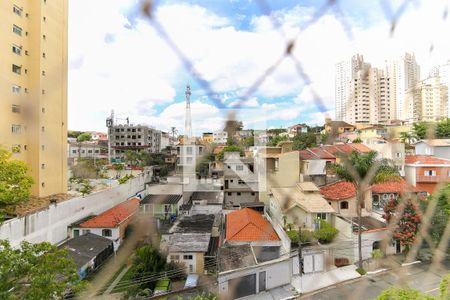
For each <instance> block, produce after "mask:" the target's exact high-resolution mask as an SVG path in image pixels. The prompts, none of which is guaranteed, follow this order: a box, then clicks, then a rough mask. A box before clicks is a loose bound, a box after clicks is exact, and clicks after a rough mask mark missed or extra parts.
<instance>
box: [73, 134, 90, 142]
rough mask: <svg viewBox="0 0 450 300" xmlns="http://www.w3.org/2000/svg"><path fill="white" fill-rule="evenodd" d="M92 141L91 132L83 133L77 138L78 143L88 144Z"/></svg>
mask: <svg viewBox="0 0 450 300" xmlns="http://www.w3.org/2000/svg"><path fill="white" fill-rule="evenodd" d="M91 139H92V135H91V134H90V133H89V132H83V133H81V134H80V135H78V136H77V142H78V143H82V142H88V141H90V140H91Z"/></svg>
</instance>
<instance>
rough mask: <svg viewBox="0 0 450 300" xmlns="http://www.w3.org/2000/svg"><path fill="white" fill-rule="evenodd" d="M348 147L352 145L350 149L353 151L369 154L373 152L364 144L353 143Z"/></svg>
mask: <svg viewBox="0 0 450 300" xmlns="http://www.w3.org/2000/svg"><path fill="white" fill-rule="evenodd" d="M348 145H350V147H352V148H353V149H355V150H356V151H358V152H362V153H368V152H371V151H372V149H370V148H369V147H367V146H366V145H363V144H359V143H352V144H348Z"/></svg>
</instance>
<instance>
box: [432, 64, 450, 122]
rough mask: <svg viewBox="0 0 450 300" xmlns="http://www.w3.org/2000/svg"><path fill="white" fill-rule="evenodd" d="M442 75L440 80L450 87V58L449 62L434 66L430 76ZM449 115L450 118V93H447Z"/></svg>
mask: <svg viewBox="0 0 450 300" xmlns="http://www.w3.org/2000/svg"><path fill="white" fill-rule="evenodd" d="M436 76H439V77H440V82H441V83H442V84H443V85H445V86H446V87H447V88H448V89H450V60H449V61H447V63H445V64H442V65H439V66H437V67H434V68H433V69H432V71H431V72H430V77H436ZM447 107H448V110H447V112H446V113H447V117H449V118H450V94H447Z"/></svg>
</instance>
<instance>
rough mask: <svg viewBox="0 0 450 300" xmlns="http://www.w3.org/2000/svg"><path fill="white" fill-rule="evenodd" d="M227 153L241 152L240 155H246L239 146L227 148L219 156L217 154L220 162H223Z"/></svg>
mask: <svg viewBox="0 0 450 300" xmlns="http://www.w3.org/2000/svg"><path fill="white" fill-rule="evenodd" d="M225 152H239V153H240V155H244V151H242V149H241V148H240V147H239V146H234V145H231V146H225V147H224V148H223V150H222V151H220V152H219V154H217V159H218V160H223V159H224V156H225Z"/></svg>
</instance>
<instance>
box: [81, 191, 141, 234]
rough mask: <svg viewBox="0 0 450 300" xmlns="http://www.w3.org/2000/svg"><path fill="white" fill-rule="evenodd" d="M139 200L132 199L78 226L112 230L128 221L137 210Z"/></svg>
mask: <svg viewBox="0 0 450 300" xmlns="http://www.w3.org/2000/svg"><path fill="white" fill-rule="evenodd" d="M140 201H141V200H140V199H139V198H132V199H129V200H127V201H125V202H122V203H120V204H118V205H116V206H114V207H113V208H110V209H108V210H107V211H105V212H103V213H101V214H99V215H98V216H96V217H93V218H92V219H89V220H87V221H86V222H83V223H81V224H80V227H84V228H114V227H117V226H118V225H119V224H120V223H122V222H123V221H125V220H126V219H128V218H129V217H130V216H132V215H134V213H135V212H136V211H137V210H138V208H139V202H140Z"/></svg>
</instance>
